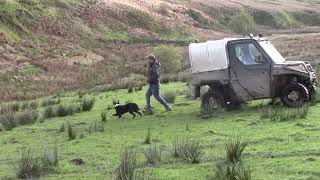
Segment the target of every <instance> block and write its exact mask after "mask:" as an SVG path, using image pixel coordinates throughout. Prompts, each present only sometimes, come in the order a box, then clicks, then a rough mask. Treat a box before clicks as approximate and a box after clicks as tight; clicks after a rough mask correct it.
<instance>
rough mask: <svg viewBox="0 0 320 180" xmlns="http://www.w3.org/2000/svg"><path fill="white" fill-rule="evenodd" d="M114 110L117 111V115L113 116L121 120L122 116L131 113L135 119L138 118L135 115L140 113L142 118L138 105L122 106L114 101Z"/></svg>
mask: <svg viewBox="0 0 320 180" xmlns="http://www.w3.org/2000/svg"><path fill="white" fill-rule="evenodd" d="M113 104H114V108H115V110H116V114H113V116H118V117H119V118H121V116H122V115H123V114H125V113H130V114H132V116H133V119H134V118H135V117H136V115H135V113H138V114H139V115H140V117H141V116H142V114H141V113H140V112H139V110H140V109H139V107H138V105H137V104H136V103H128V104H126V105H120V102H119V101H118V102H115V101H113Z"/></svg>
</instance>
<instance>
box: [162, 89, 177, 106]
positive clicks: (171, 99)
mask: <svg viewBox="0 0 320 180" xmlns="http://www.w3.org/2000/svg"><path fill="white" fill-rule="evenodd" d="M161 96H162V98H163V99H164V100H165V101H166V102H168V103H175V101H176V98H177V93H176V92H175V91H165V92H163V93H162V95H161Z"/></svg>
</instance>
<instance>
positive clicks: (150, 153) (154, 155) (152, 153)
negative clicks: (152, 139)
mask: <svg viewBox="0 0 320 180" xmlns="http://www.w3.org/2000/svg"><path fill="white" fill-rule="evenodd" d="M142 151H143V154H144V157H145V158H146V160H147V163H148V164H155V163H156V162H160V161H161V155H162V150H161V147H160V146H149V147H147V148H144V149H143V150H142Z"/></svg>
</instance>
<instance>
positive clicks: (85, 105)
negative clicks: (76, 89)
mask: <svg viewBox="0 0 320 180" xmlns="http://www.w3.org/2000/svg"><path fill="white" fill-rule="evenodd" d="M95 101H96V100H95V99H94V98H91V99H84V100H83V101H82V102H81V108H82V111H90V110H91V109H92V108H93V106H94V103H95Z"/></svg>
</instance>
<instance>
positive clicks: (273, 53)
mask: <svg viewBox="0 0 320 180" xmlns="http://www.w3.org/2000/svg"><path fill="white" fill-rule="evenodd" d="M260 45H261V46H262V48H263V49H264V50H265V51H266V53H267V54H268V55H269V56H270V57H271V59H272V60H273V61H274V62H275V63H285V62H286V60H285V59H284V58H283V57H282V55H281V54H280V53H279V51H278V50H277V49H276V48H275V47H274V46H273V45H272V44H271V43H270V42H269V41H261V42H260Z"/></svg>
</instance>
